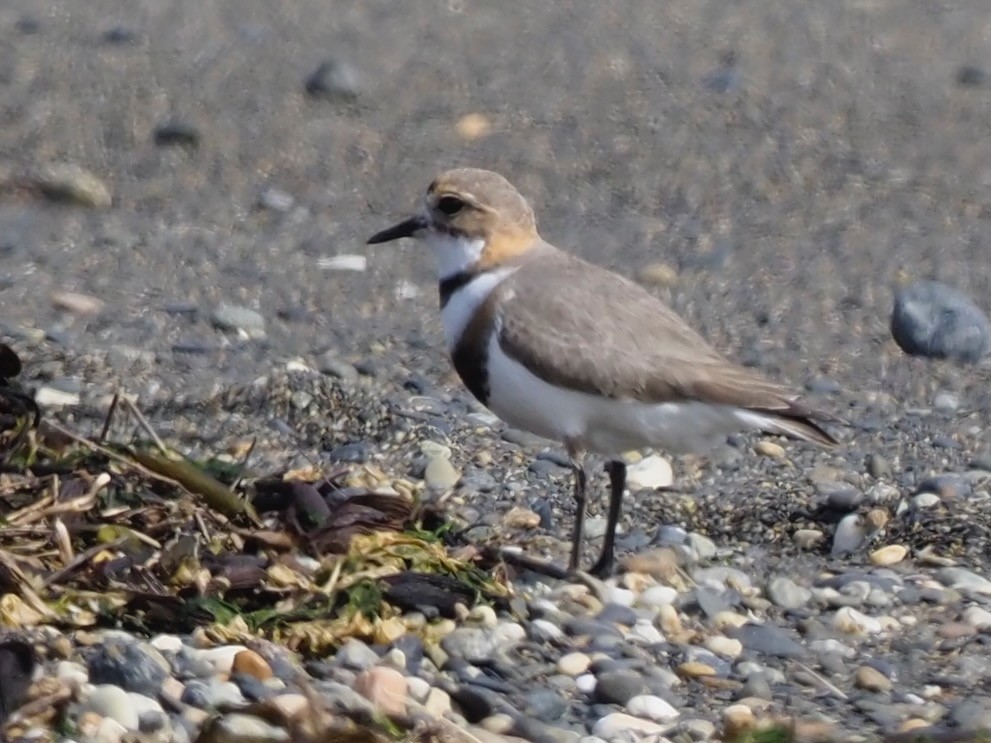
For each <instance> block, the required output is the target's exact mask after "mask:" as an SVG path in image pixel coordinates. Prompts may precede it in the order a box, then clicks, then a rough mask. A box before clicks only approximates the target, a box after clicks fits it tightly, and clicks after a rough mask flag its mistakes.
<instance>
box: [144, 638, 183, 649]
mask: <svg viewBox="0 0 991 743" xmlns="http://www.w3.org/2000/svg"><path fill="white" fill-rule="evenodd" d="M149 644H150V645H151V646H152V647H153V648H155V650H157V651H159V652H160V653H178V652H179V651H180V650H182V640H180V639H179V638H178V637H177V636H175V635H155V636H154V637H153V638H151V641H150V642H149Z"/></svg>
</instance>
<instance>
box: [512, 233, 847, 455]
mask: <svg viewBox="0 0 991 743" xmlns="http://www.w3.org/2000/svg"><path fill="white" fill-rule="evenodd" d="M500 289H501V290H502V291H512V292H514V294H515V298H514V299H513V301H509V302H504V303H502V304H501V307H500V312H499V317H500V320H501V329H500V335H499V343H500V345H501V347H502V348H503V350H504V351H505V352H506V353H507V354H509V355H510V356H512V357H513V358H515V359H517V360H518V361H519V362H520V363H522V364H523V365H524V366H526V367H527V368H528V369H529V370H530V371H531V372H533V373H534V374H536V375H537V376H538V377H540V378H541V379H544V380H546V381H548V382H551V383H553V384H557V385H559V386H563V387H567V388H569V389H573V390H579V391H582V392H588V393H592V394H597V395H603V396H606V397H612V398H625V399H633V400H639V401H642V402H651V403H661V402H672V401H684V400H700V401H704V402H712V403H717V404H725V405H732V406H736V407H741V408H746V409H749V410H753V411H756V412H761V413H766V414H769V415H773V416H780V417H782V418H785V419H789V420H791V421H792V422H793V423H792V425H793V427H798V428H799V429H800V430H799V431H787V433H789V434H791V435H798V436H800V437H801V438H812V439H814V440H819V441H822V442H823V443H829V442H832V441H833V440H832V437H831V436H829V434H828V433H826V432H824V431H822V430H821V429H820V428H819V427H818V426H816V425H814V424H813V423H811V421H808V420H807V419H809V418H814V419H818V420H836V419H834V418H832V417H831V416H829V415H827V414H825V413H821V412H819V411H814V410H811V409H809V408H807V407H805V406H804V405H802V404H801V403H800V402H799V401H798V399H797V398H798V396H797V395H796V394H795V393H794V392H793V391H791V390H789V389H788V388H786V387H782V386H781V385H778V384H775V383H773V382H770V381H768V380H765V379H762V378H761V377H759V376H757V375H755V374H753V373H752V372H750V371H748V370H747V369H744V368H743V367H741V366H738V365H736V364H733V363H731V362H729V361H728V360H726V359H725V358H724V357H723V356H721V355H720V354H719V353H718V352H717V351H716V350H715V349H713V348H712V346H710V345H709V343H708V342H707V341H706V340H705V339H704V338H702V336H700V335H699V334H698V333H696V332H695V331H694V330H693V329H692V328H691V327H690V326H689V325H688V324H687V323H685V322H684V320H682V319H681V318H680V317H679V316H678V315H677V314H676V313H675V312H674V311H673V310H672V309H671V308H669V307H668V306H667V305H666V304H664V303H663V302H661V301H660V300H659V299H657V298H656V297H654V296H653V295H652V294H650V293H649V292H648V291H647V290H646V289H644V288H643V287H641V286H640V285H639V284H636V283H634V282H632V281H629V280H628V279H625V278H623V277H622V276H619V275H618V274H614V273H612V272H610V271H607V270H605V269H603V268H601V267H599V266H595V265H594V264H590V263H586V262H584V261H580V260H579V259H577V258H575V257H573V256H570V255H567V254H564V253H560V252H557V251H553V252H552V251H548V253H545V258H544V259H543V260H539V261H534V262H532V263H530V262H528V263H526V264H525V265H524V266H522V267H521V268H520V270H518V271H517V272H516V273H514V274H513V275H512V276H511V277H510V278H509V279H507V281H506V282H504V284H503V285H502V286H501V287H500ZM809 427H810V428H811V429H812V430H805V429H806V428H809Z"/></svg>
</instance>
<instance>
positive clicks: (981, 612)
mask: <svg viewBox="0 0 991 743" xmlns="http://www.w3.org/2000/svg"><path fill="white" fill-rule="evenodd" d="M962 619H963V621H965V622H966V623H967V624H970V625H972V626H974V627H976V628H977V629H979V630H982V629H991V611H988V610H987V609H985V608H983V607H981V606H968V607H967V608H966V609H964V611H963V616H962Z"/></svg>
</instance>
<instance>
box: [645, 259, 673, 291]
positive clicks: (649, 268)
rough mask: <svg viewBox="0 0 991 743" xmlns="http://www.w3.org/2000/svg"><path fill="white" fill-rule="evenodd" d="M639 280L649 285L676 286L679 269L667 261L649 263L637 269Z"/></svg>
mask: <svg viewBox="0 0 991 743" xmlns="http://www.w3.org/2000/svg"><path fill="white" fill-rule="evenodd" d="M637 280H638V281H640V283H641V284H647V285H648V286H661V287H666V286H674V285H675V284H676V283H677V282H678V270H677V269H676V268H675V267H674V266H671V265H670V264H667V263H648V264H647V265H646V266H644V267H643V268H641V269H640V270H639V271H637Z"/></svg>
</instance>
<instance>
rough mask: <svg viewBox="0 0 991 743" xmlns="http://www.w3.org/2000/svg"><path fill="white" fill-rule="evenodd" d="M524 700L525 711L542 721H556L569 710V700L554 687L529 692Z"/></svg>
mask: <svg viewBox="0 0 991 743" xmlns="http://www.w3.org/2000/svg"><path fill="white" fill-rule="evenodd" d="M523 702H524V707H523V713H524V714H526V715H529V716H530V717H533V718H536V719H537V720H540V721H541V722H556V721H558V720H560V719H561V717H562V716H563V715H564V713H565V712H567V711H568V700H567V699H565V698H564V697H562V696H561V695H560V694H558V693H557V692H556V691H553V690H552V689H534V690H533V691H530V692H527V693H526V695H525V696H524V697H523Z"/></svg>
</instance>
